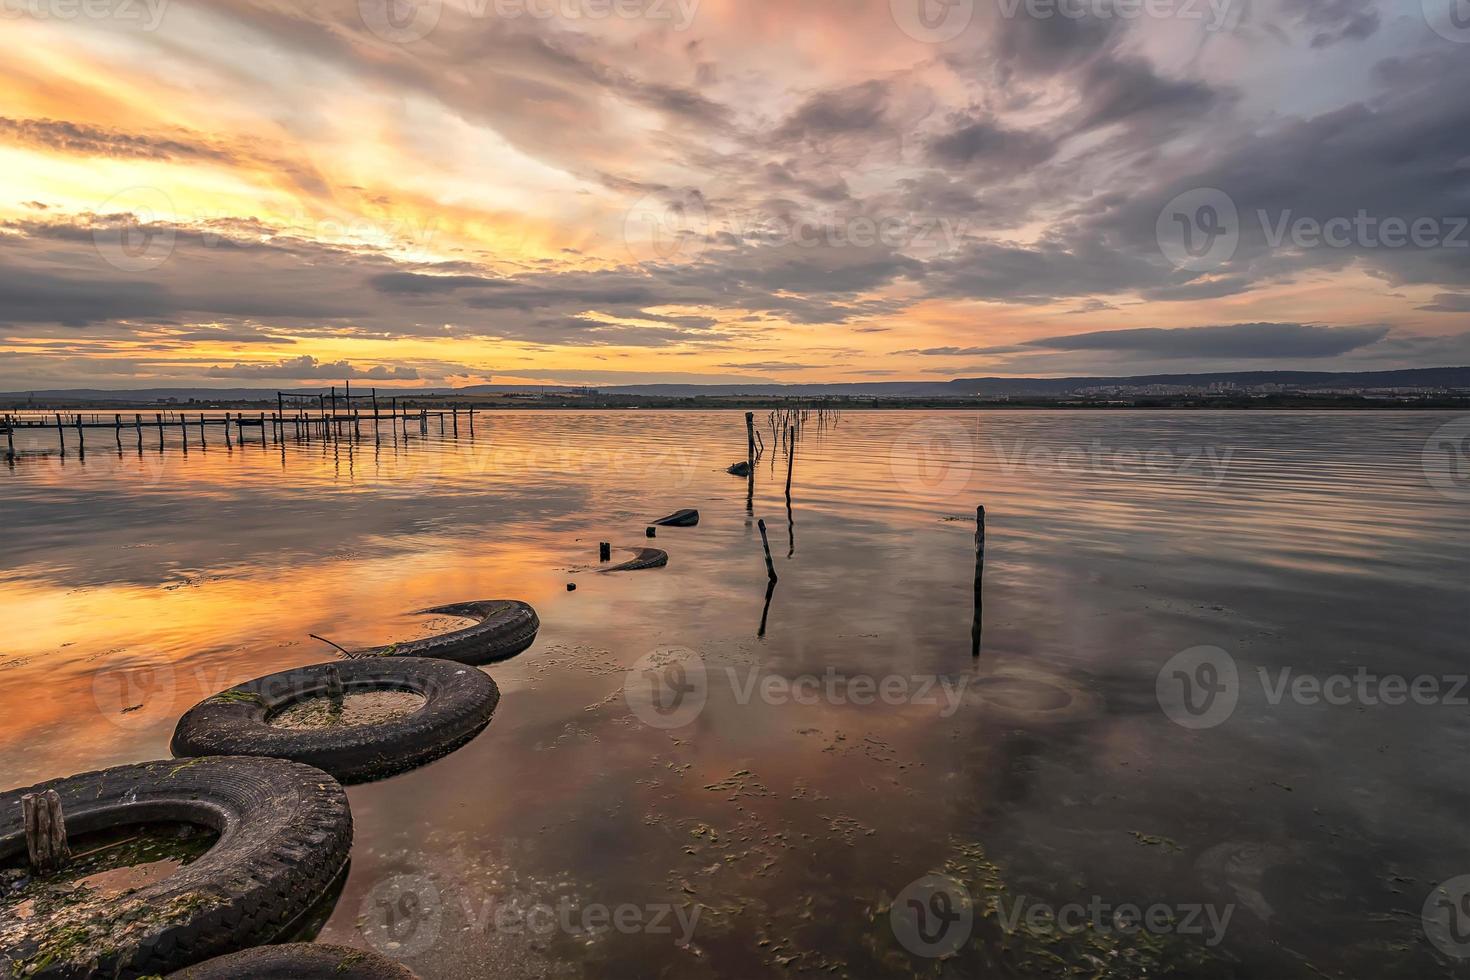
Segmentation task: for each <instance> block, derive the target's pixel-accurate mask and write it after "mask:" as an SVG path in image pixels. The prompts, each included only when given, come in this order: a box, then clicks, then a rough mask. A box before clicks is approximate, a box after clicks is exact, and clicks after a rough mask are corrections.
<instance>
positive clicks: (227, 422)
mask: <svg viewBox="0 0 1470 980" xmlns="http://www.w3.org/2000/svg"><path fill="white" fill-rule="evenodd" d="M233 447H234V443H232V442H230V413H229V412H226V413H225V448H226V449H230V448H233Z"/></svg>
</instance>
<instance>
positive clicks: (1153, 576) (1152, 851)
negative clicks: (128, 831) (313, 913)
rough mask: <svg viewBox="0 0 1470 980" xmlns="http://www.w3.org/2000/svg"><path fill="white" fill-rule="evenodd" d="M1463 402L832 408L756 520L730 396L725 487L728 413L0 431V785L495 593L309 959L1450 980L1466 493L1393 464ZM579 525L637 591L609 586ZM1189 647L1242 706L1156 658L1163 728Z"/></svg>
mask: <svg viewBox="0 0 1470 980" xmlns="http://www.w3.org/2000/svg"><path fill="white" fill-rule="evenodd" d="M1455 418H1456V417H1455V416H1453V415H1447V414H1441V413H1432V412H1393V413H1370V412H1350V413H1330V412H1323V413H1314V412H1299V413H1268V412H1251V413H1228V412H1177V413H1176V412H1096V413H1094V412H1057V413H1053V412H963V413H962V412H871V413H868V412H856V411H854V412H847V413H845V414H843V415H842V416H841V417H840V418H839V419H837V420H836V422H835V424H828V425H826V426H818V425H817V424H816V423H815V422H814V421H813V422H810V423H809V424H808V426H807V428H806V430H805V432H804V434H803V436H802V438H801V439H800V440H799V442H798V444H797V449H796V457H795V465H794V470H793V479H792V488H793V494H792V502H791V507H790V509H789V510H788V508H787V505H786V501H785V498H784V494H783V490H784V484H785V479H786V458H785V456H784V454H783V452H782V450H781V448H780V440H779V438H778V437H777V436H776V434H774V433H773V432H771V431H770V430H769V428H766V427H765V413H757V420H758V424H759V425H760V426H761V427H762V429H763V437H764V441H765V444H766V447H767V452H766V454H765V456H764V457H763V458H762V459H761V460H760V462H759V463H758V464H757V466H756V472H755V480H754V487H753V493H752V495H751V497H750V500H749V503H747V482H746V481H745V480H744V479H741V478H736V477H733V476H730V475H728V474H726V473H725V472H724V470H725V468H726V467H727V466H729V465H730V464H731V463H733V462H736V461H737V460H740V459H742V458H744V455H745V433H744V424H743V415H742V413H738V412H688V413H684V412H606V413H602V412H567V413H555V412H546V413H539V412H524V413H522V412H516V413H505V414H494V413H492V414H489V415H482V416H479V417H478V418H477V430H476V433H475V435H474V437H473V438H471V437H470V436H468V434H467V433H466V432H465V431H464V429H463V428H461V433H460V436H459V437H458V438H457V439H456V438H454V437H453V436H452V435H449V434H446V435H440V434H439V433H438V432H437V430H435V431H431V432H430V433H429V434H428V435H427V436H420V434H419V432H418V430H417V428H416V427H415V428H414V430H413V432H412V434H411V435H409V436H404V435H403V434H402V433H401V432H398V433H391V432H390V431H389V429H388V428H387V427H386V426H385V427H384V428H383V431H382V432H381V433H380V436H381V438H380V439H378V440H375V439H374V438H373V437H372V435H371V434H370V433H368V434H365V438H364V439H363V440H361V441H356V442H351V441H343V442H341V443H336V444H334V443H331V442H321V441H314V442H310V443H296V442H294V441H293V442H289V443H287V444H285V445H281V446H278V445H274V444H270V445H259V444H255V443H247V444H246V445H243V446H240V445H236V446H233V447H231V448H229V449H226V448H225V447H223V446H222V445H221V446H217V445H215V444H214V443H213V442H211V444H210V445H209V446H208V448H207V449H201V448H200V447H198V446H191V447H190V450H189V452H188V453H187V454H186V453H185V452H184V451H183V447H182V446H181V445H179V444H178V442H177V436H176V434H167V435H166V444H165V446H164V448H163V449H162V450H161V451H160V450H159V449H158V448H157V446H156V442H155V440H154V437H153V436H149V438H148V441H147V443H146V444H145V449H144V451H143V452H142V453H141V454H139V453H138V452H137V451H136V450H135V447H133V446H125V448H124V451H122V452H121V453H119V452H117V451H116V450H115V447H113V446H112V445H110V444H105V443H104V444H101V445H98V440H95V439H89V444H88V451H87V454H86V456H85V458H82V457H80V456H78V455H77V454H76V453H75V452H74V451H70V452H69V453H68V455H67V456H66V457H65V458H62V457H60V456H59V455H58V454H57V452H56V448H55V441H54V434H52V435H45V434H32V433H25V434H23V438H20V439H18V441H17V449H18V450H19V452H20V453H21V457H20V459H18V460H17V461H15V463H14V464H13V465H11V466H5V467H3V468H0V528H3V532H0V533H3V540H4V549H3V562H0V622H3V623H4V624H5V630H4V633H3V638H0V703H3V704H4V705H5V706H6V711H5V713H4V715H3V716H0V776H3V780H0V782H3V786H4V787H6V788H9V787H18V786H24V785H29V784H31V783H34V782H38V781H40V780H43V779H49V778H53V777H56V776H62V775H67V774H70V773H75V772H83V771H89V770H93V769H98V768H102V767H106V766H111V765H120V764H125V763H131V762H140V761H147V760H151V759H159V758H166V757H167V755H168V740H169V737H170V735H171V734H172V731H173V726H174V724H175V722H176V721H177V719H178V717H179V715H181V714H182V713H183V712H184V711H185V710H187V709H188V708H189V707H190V706H192V705H193V704H195V703H197V702H198V701H200V700H202V699H203V698H205V697H208V696H210V695H212V694H215V693H217V692H219V691H222V690H225V689H227V688H229V687H231V686H233V685H235V684H238V683H241V682H244V681H246V680H249V679H252V678H255V677H259V676H261V675H264V674H267V673H271V672H274V671H277V670H283V669H287V668H290V667H294V666H300V665H304V664H310V663H319V662H324V661H329V660H332V659H333V658H334V656H335V653H334V651H333V650H332V649H331V648H330V647H328V646H326V645H325V644H322V643H319V642H318V641H316V640H313V639H310V638H309V636H308V634H312V633H315V634H318V635H320V636H325V637H328V638H330V639H331V640H332V642H334V643H337V644H340V645H342V646H344V647H346V648H348V649H359V648H365V647H370V646H376V645H382V644H388V643H393V642H399V641H403V640H408V639H414V638H417V637H421V636H425V635H428V634H429V633H431V632H434V631H436V630H442V629H446V628H454V627H456V626H459V625H463V623H462V622H459V621H453V620H446V619H442V618H440V619H433V618H424V617H416V616H414V615H412V612H413V611H414V610H418V609H423V608H427V607H431V606H438V605H443V604H446V603H451V602H460V601H468V600H476V599H496V598H514V599H523V600H525V601H527V602H530V603H531V604H532V605H533V606H535V607H536V609H537V611H538V613H539V615H540V618H541V621H542V628H541V632H540V634H539V636H538V638H537V640H536V642H535V644H534V645H533V646H532V647H531V648H530V649H529V650H527V651H526V652H524V653H522V654H520V655H519V656H517V657H515V658H513V659H512V660H509V661H507V662H505V663H501V664H496V665H492V666H489V667H487V668H486V670H487V672H488V673H489V674H490V675H491V676H492V677H493V678H494V679H495V681H496V683H497V684H498V685H499V687H500V690H501V696H502V697H501V701H500V704H499V707H498V709H497V711H496V714H495V717H494V719H493V720H492V722H491V723H490V726H489V727H488V728H487V729H486V730H485V731H484V732H483V733H482V734H481V735H480V736H478V737H477V738H476V739H475V740H474V741H472V742H470V743H469V744H468V745H466V746H465V747H463V748H461V749H459V750H458V751H456V752H454V753H453V754H451V755H449V756H447V757H445V758H443V759H441V760H439V761H437V762H435V763H433V764H431V765H429V766H426V767H424V768H421V769H418V770H416V771H413V772H410V773H406V774H403V775H400V776H396V777H394V778H391V779H388V780H385V781H382V782H378V783H371V784H368V785H363V786H357V787H352V788H350V789H349V791H348V792H349V796H350V799H351V803H352V808H353V816H354V821H355V826H356V838H355V844H354V847H353V856H352V863H351V866H350V870H349V873H348V875H347V878H346V881H345V884H344V885H343V886H342V890H341V893H340V895H338V896H337V897H336V902H335V905H334V906H332V907H331V908H330V909H329V910H327V912H326V914H325V915H324V922H323V923H322V925H321V927H320V932H319V938H320V939H322V940H323V941H329V942H337V943H344V944H347V945H353V946H359V947H364V948H371V949H376V950H378V951H380V952H383V953H386V954H387V955H389V956H391V957H393V958H396V959H399V960H402V961H403V962H405V963H406V964H408V965H409V966H410V967H411V968H412V969H414V970H415V971H416V972H417V973H418V974H419V975H420V976H423V977H425V978H437V977H445V978H449V977H467V976H495V977H506V978H519V977H526V978H531V977H568V978H579V977H588V978H623V977H634V976H637V977H678V978H698V977H729V978H740V980H745V978H754V977H786V976H796V975H816V976H834V977H843V976H845V977H853V978H867V977H909V976H921V977H952V978H961V977H975V976H987V977H1050V976H1058V977H1061V976H1099V977H1134V976H1169V977H1209V978H1214V977H1230V978H1244V977H1322V976H1328V977H1373V978H1386V977H1405V978H1409V977H1416V978H1417V977H1434V976H1444V977H1455V976H1467V975H1470V972H1467V971H1470V966H1467V965H1466V964H1465V962H1464V961H1462V960H1461V959H1459V958H1457V956H1456V955H1454V954H1455V952H1457V950H1455V949H1453V948H1447V945H1446V942H1447V941H1446V940H1445V937H1444V936H1443V935H1440V936H1439V937H1438V938H1439V941H1438V942H1436V940H1435V938H1433V937H1432V936H1431V935H1430V933H1431V932H1433V931H1434V930H1433V929H1432V928H1431V929H1429V930H1426V924H1425V913H1426V909H1428V910H1429V911H1430V912H1431V917H1432V915H1433V914H1434V910H1435V909H1437V908H1439V907H1440V905H1439V904H1437V903H1436V896H1437V895H1439V893H1438V892H1437V891H1436V889H1437V888H1438V886H1440V885H1441V884H1442V883H1445V882H1452V881H1453V880H1454V879H1456V878H1458V877H1460V876H1462V875H1470V836H1467V835H1466V833H1465V830H1464V814H1465V813H1466V812H1467V808H1470V787H1467V779H1466V777H1465V775H1464V768H1465V767H1464V759H1465V758H1466V757H1467V750H1470V712H1467V711H1466V705H1465V704H1463V703H1462V700H1463V698H1464V697H1466V696H1470V690H1464V691H1460V692H1459V695H1460V699H1461V700H1457V699H1456V698H1455V697H1454V696H1453V695H1454V691H1453V690H1452V688H1453V685H1454V683H1455V679H1456V678H1457V677H1458V676H1460V675H1463V673H1464V672H1465V670H1466V667H1465V657H1464V653H1465V636H1466V627H1467V625H1470V603H1467V601H1466V585H1465V583H1466V582H1470V574H1467V573H1470V568H1467V565H1470V548H1467V545H1470V493H1458V494H1457V493H1456V491H1455V490H1454V488H1453V486H1452V487H1451V489H1450V490H1446V489H1445V487H1444V481H1443V480H1439V481H1436V480H1433V479H1431V478H1430V477H1429V476H1428V475H1426V462H1425V460H1426V451H1427V450H1426V446H1429V447H1432V446H1433V445H1434V435H1435V433H1436V432H1437V430H1439V429H1440V427H1441V426H1443V425H1445V424H1446V423H1450V422H1453V421H1454V420H1455ZM252 435H253V433H252ZM1461 489H1462V490H1464V489H1465V488H1464V487H1461ZM980 504H983V505H985V507H986V508H987V512H988V516H987V555H986V558H987V560H986V566H985V582H984V615H983V625H984V637H983V647H982V655H981V656H980V658H979V659H978V660H976V659H973V658H972V657H971V622H972V615H973V599H974V593H973V576H974V567H975V547H974V534H975V522H974V513H975V508H976V506H977V505H980ZM685 507H695V508H698V509H699V510H700V512H701V522H700V524H699V526H698V527H695V528H660V529H659V530H658V532H657V538H656V540H654V541H648V540H647V539H646V538H645V534H644V529H645V527H646V526H647V525H648V524H649V523H650V522H651V521H653V520H654V519H657V518H659V517H662V516H664V515H666V514H670V513H672V512H674V511H676V510H679V509H681V508H685ZM757 519H764V520H765V522H766V524H767V530H768V534H769V538H770V543H771V549H772V552H773V556H772V557H773V562H774V565H775V568H776V571H777V573H778V574H779V576H780V581H779V583H778V584H777V585H776V587H775V589H774V591H772V592H771V593H770V594H769V598H768V594H767V577H766V568H765V563H764V560H763V558H762V554H761V544H760V536H759V533H758V531H757V527H756V520H757ZM600 541H610V542H612V543H613V545H614V549H613V550H614V554H613V557H614V560H615V561H617V560H622V559H625V558H628V557H631V555H632V554H634V553H635V552H636V550H637V549H639V548H642V547H645V546H649V545H656V546H657V547H659V548H662V549H664V550H666V551H667V552H668V553H669V564H668V567H667V568H663V569H654V570H649V571H641V572H635V573H628V574H621V575H602V574H598V572H597V569H598V568H599V567H600V566H599V562H598V555H597V545H598V542H600ZM568 583H576V585H577V589H576V591H574V592H569V591H568V590H567V585H568ZM763 623H764V629H762V624H763ZM1201 648H1207V649H1211V650H1218V651H1221V652H1223V653H1224V654H1225V655H1227V656H1228V658H1229V663H1230V664H1231V665H1233V666H1234V668H1235V678H1234V680H1233V681H1230V679H1228V678H1227V679H1226V680H1225V681H1222V680H1221V678H1220V676H1219V675H1218V673H1209V672H1206V673H1201V672H1199V671H1198V670H1197V669H1193V668H1191V669H1188V670H1184V671H1183V676H1184V677H1185V678H1189V679H1193V680H1195V681H1198V682H1199V683H1200V684H1201V685H1203V686H1204V687H1205V688H1212V687H1216V686H1218V685H1220V684H1222V683H1226V684H1227V686H1228V685H1229V684H1232V683H1233V687H1230V688H1229V691H1230V693H1231V694H1233V697H1231V698H1230V699H1229V700H1231V701H1233V702H1234V703H1233V705H1230V706H1228V710H1227V709H1219V710H1216V709H1215V708H1213V707H1211V708H1210V711H1211V712H1214V713H1213V714H1210V715H1209V717H1207V718H1204V719H1203V720H1204V721H1205V722H1207V723H1208V724H1193V722H1199V721H1200V720H1201V717H1202V716H1191V718H1192V719H1193V722H1191V724H1181V723H1179V722H1178V721H1176V720H1175V718H1174V717H1171V711H1170V710H1166V707H1165V705H1164V704H1162V703H1161V698H1163V700H1165V701H1167V700H1168V699H1167V697H1165V695H1164V688H1165V687H1166V686H1167V684H1168V683H1172V682H1173V679H1174V678H1175V677H1176V672H1175V671H1174V670H1173V669H1172V668H1171V669H1166V666H1168V665H1171V664H1175V663H1179V661H1176V660H1175V659H1174V658H1176V657H1177V656H1178V655H1180V654H1182V653H1185V652H1187V651H1197V650H1199V649H1201ZM1209 656H1210V657H1216V656H1217V655H1216V654H1214V653H1210V654H1209ZM1196 660H1197V655H1196ZM1194 663H1195V661H1192V660H1188V659H1187V658H1186V665H1193V664H1194ZM670 665H676V666H677V668H678V669H677V672H673V673H671V668H670ZM645 668H647V669H645ZM1303 677H1305V678H1308V680H1309V681H1316V682H1317V683H1318V685H1319V686H1318V687H1317V688H1316V690H1317V691H1318V695H1317V696H1315V697H1313V696H1311V691H1312V688H1311V685H1310V683H1309V684H1308V686H1307V687H1305V688H1303V687H1300V686H1298V685H1297V682H1298V681H1299V680H1300V679H1301V678H1303ZM1338 677H1347V678H1351V679H1354V680H1353V685H1352V686H1351V687H1348V688H1343V687H1340V686H1338V687H1334V686H1332V685H1330V684H1328V685H1325V686H1324V685H1323V684H1322V682H1325V681H1328V680H1329V679H1332V678H1338ZM1360 677H1367V678H1369V681H1368V682H1365V683H1368V684H1369V687H1370V688H1371V689H1372V690H1377V691H1381V690H1385V688H1383V687H1382V686H1381V685H1379V686H1378V687H1373V686H1372V684H1373V679H1380V680H1381V679H1383V678H1403V679H1405V680H1406V682H1410V683H1411V682H1413V681H1414V680H1415V679H1421V678H1429V679H1433V680H1435V681H1437V682H1438V684H1439V687H1438V688H1437V690H1438V691H1440V695H1439V696H1437V697H1436V698H1433V699H1427V700H1425V701H1423V702H1421V701H1419V700H1415V699H1412V698H1410V699H1398V700H1400V701H1401V702H1402V703H1392V701H1391V699H1384V698H1365V697H1363V696H1362V695H1361V694H1359V693H1357V692H1359V691H1361V690H1363V689H1364V688H1361V687H1359V686H1358V681H1357V680H1356V679H1357V678H1360ZM1161 678H1162V679H1161ZM670 679H673V680H674V681H675V682H676V683H674V684H673V685H672V686H670V687H669V689H668V690H664V689H662V688H660V687H659V686H658V685H659V684H660V683H663V682H665V681H669V680H670ZM1220 690H1221V691H1225V690H1226V688H1220ZM1323 690H1326V691H1329V692H1331V691H1339V692H1340V691H1347V692H1348V693H1347V696H1346V700H1341V699H1333V698H1328V697H1324V696H1322V694H1321V692H1322V691H1323ZM680 692H683V693H680ZM1205 693H1206V694H1208V693H1209V692H1208V690H1206V691H1205ZM1209 703H1211V704H1213V702H1209ZM1173 715H1178V712H1177V710H1176V711H1174V712H1173ZM1186 721H1190V718H1186ZM298 723H299V720H298ZM307 723H312V722H311V720H310V719H308V720H307ZM934 876H939V877H937V878H936V877H934ZM936 880H937V881H939V882H941V883H951V884H944V885H943V887H944V888H947V889H949V891H947V892H945V895H944V897H943V898H939V897H937V895H936V892H935V891H934V882H935V881H936ZM926 882H927V884H926ZM956 886H957V887H956ZM1447 894H1449V896H1450V897H1451V898H1453V897H1454V895H1455V894H1458V893H1454V892H1453V890H1452V891H1451V892H1450V893H1447ZM1441 897H1442V896H1441ZM1446 907H1447V906H1446ZM1078 909H1081V911H1080V912H1078V911H1077V910H1078ZM1150 909H1154V910H1156V911H1157V914H1156V916H1155V917H1154V919H1153V920H1152V922H1151V924H1150V925H1148V926H1146V927H1144V928H1133V925H1134V924H1135V923H1136V922H1137V918H1138V917H1142V916H1145V915H1146V914H1147V912H1148V910H1150ZM1135 910H1136V913H1137V916H1135V915H1134V911H1135ZM955 916H958V918H955ZM1099 923H1101V925H1100V926H1099V925H1098V924H1099ZM1124 926H1126V927H1127V928H1124ZM1464 926H1465V928H1462V929H1461V930H1460V933H1462V934H1466V935H1470V920H1467V921H1466V922H1465V923H1464ZM957 930H958V931H957ZM955 936H959V940H958V941H954V937H955ZM1465 952H1466V953H1467V954H1470V944H1467V946H1466V949H1465Z"/></svg>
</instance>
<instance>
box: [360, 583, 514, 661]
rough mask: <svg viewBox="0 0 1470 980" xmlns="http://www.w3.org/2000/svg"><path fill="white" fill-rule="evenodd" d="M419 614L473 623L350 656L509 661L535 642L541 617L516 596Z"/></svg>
mask: <svg viewBox="0 0 1470 980" xmlns="http://www.w3.org/2000/svg"><path fill="white" fill-rule="evenodd" d="M417 615H420V616H459V617H462V618H464V619H473V620H475V621H476V622H475V625H474V626H469V627H466V628H465V629H462V630H455V631H454V632H452V633H440V634H439V635H438V636H426V637H424V638H423V639H422V640H410V641H408V642H407V643H394V644H391V645H389V646H382V647H373V648H372V649H369V650H361V651H358V652H357V653H354V654H353V656H354V657H434V658H436V659H439V660H453V661H456V662H458V663H462V664H475V665H480V664H489V663H496V662H497V661H501V660H509V659H510V658H511V657H514V656H515V655H516V654H518V653H520V652H521V651H523V650H525V649H526V648H527V647H529V646H530V645H531V644H532V643H534V642H535V641H536V632H537V631H538V630H539V629H541V620H540V618H538V617H537V615H536V610H535V609H533V608H531V606H530V604H529V603H525V602H520V601H519V600H516V599H484V600H481V601H479V602H456V603H453V604H452V605H448V606H435V607H434V608H433V609H421V610H419V612H418V613H417Z"/></svg>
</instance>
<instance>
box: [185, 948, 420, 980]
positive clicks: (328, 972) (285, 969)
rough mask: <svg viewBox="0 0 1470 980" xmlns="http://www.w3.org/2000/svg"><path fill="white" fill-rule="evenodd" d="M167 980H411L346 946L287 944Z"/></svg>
mask: <svg viewBox="0 0 1470 980" xmlns="http://www.w3.org/2000/svg"><path fill="white" fill-rule="evenodd" d="M168 980H414V975H413V973H412V971H410V970H409V969H408V968H407V967H405V966H403V965H402V964H400V963H395V962H394V961H393V960H390V959H388V958H387V957H386V956H380V955H379V954H377V953H373V952H369V951H368V950H365V949H353V948H352V947H350V946H331V945H328V944H326V943H289V944H287V945H284V946H261V947H259V948H257V949H246V950H241V951H240V952H238V953H231V954H230V955H228V956H219V957H216V958H215V959H212V960H208V961H206V962H204V963H200V964H197V965H196V966H191V967H187V968H185V969H183V970H180V971H179V972H178V973H174V974H171V975H170V976H169V978H168Z"/></svg>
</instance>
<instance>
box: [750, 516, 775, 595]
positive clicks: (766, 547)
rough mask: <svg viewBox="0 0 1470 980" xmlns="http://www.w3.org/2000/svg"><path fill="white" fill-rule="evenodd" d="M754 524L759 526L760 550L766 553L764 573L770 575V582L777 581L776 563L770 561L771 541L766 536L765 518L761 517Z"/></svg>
mask: <svg viewBox="0 0 1470 980" xmlns="http://www.w3.org/2000/svg"><path fill="white" fill-rule="evenodd" d="M755 524H756V527H758V528H760V531H761V550H762V551H764V552H765V553H766V574H767V575H768V576H770V579H771V581H772V582H775V581H777V579H776V564H775V562H773V561H771V542H770V539H769V538H767V537H766V519H765V518H764V517H762V518H761V519H760V520H758V521H756V522H755Z"/></svg>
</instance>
